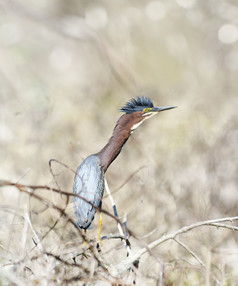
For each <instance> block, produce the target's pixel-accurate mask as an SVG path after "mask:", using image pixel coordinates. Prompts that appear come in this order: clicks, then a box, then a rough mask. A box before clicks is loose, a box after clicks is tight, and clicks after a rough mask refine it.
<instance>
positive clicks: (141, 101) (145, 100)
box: [120, 96, 154, 114]
mask: <svg viewBox="0 0 238 286" xmlns="http://www.w3.org/2000/svg"><path fill="white" fill-rule="evenodd" d="M153 107H154V104H153V102H152V100H151V99H150V98H149V97H145V96H142V97H139V96H137V97H136V99H135V98H132V99H131V100H129V101H128V102H127V103H126V104H125V105H124V106H123V107H122V108H121V109H120V111H122V112H125V113H127V114H129V113H133V112H136V111H144V110H145V109H147V108H148V109H149V110H150V109H152V108H153Z"/></svg>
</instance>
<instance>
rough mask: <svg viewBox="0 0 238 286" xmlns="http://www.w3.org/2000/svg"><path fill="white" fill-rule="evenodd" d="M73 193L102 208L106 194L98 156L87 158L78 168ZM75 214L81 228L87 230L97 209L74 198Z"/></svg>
mask: <svg viewBox="0 0 238 286" xmlns="http://www.w3.org/2000/svg"><path fill="white" fill-rule="evenodd" d="M73 192H74V193H75V194H78V195H80V196H81V197H83V198H85V199H86V200H88V201H89V202H91V203H92V204H93V205H94V206H96V207H100V206H101V201H102V196H103V192H104V173H103V170H102V168H101V166H100V164H99V158H98V157H97V156H96V155H91V156H89V157H87V158H86V159H85V160H84V161H83V163H82V164H81V165H80V166H79V167H78V169H77V172H76V174H75V178H74V188H73ZM73 204H74V212H75V215H76V218H77V224H78V226H79V227H80V228H84V229H87V228H88V227H89V226H90V224H91V222H92V220H93V219H94V215H95V212H96V209H95V208H94V207H93V206H92V205H91V204H89V203H88V202H86V201H85V200H83V199H81V198H78V197H73Z"/></svg>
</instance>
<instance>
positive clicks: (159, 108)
mask: <svg viewBox="0 0 238 286" xmlns="http://www.w3.org/2000/svg"><path fill="white" fill-rule="evenodd" d="M176 107H177V106H164V107H153V109H152V110H151V111H152V112H160V111H164V110H169V109H173V108H176Z"/></svg>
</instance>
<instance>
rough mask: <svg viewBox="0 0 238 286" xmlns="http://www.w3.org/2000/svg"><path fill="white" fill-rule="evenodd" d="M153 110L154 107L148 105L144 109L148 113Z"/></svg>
mask: <svg viewBox="0 0 238 286" xmlns="http://www.w3.org/2000/svg"><path fill="white" fill-rule="evenodd" d="M151 110H152V108H148V107H147V108H144V110H143V111H144V112H145V113H147V112H150V111H151Z"/></svg>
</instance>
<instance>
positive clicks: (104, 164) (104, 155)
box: [73, 96, 176, 239]
mask: <svg viewBox="0 0 238 286" xmlns="http://www.w3.org/2000/svg"><path fill="white" fill-rule="evenodd" d="M175 107H176V106H166V107H154V105H153V102H152V101H151V99H150V98H148V97H144V96H142V97H137V98H136V99H134V98H133V99H131V100H130V101H128V102H127V103H126V104H125V105H124V106H123V107H122V108H121V109H120V111H122V112H124V113H125V114H123V115H122V116H121V117H120V118H119V119H118V121H117V123H116V126H115V127H114V129H113V133H112V136H111V138H110V139H109V141H108V143H107V144H106V145H105V147H103V148H102V150H101V151H99V152H98V153H96V154H93V155H90V156H88V157H87V158H86V159H85V160H84V161H83V162H82V164H81V165H80V166H79V167H78V169H77V171H76V174H75V178H74V187H73V192H74V193H75V194H78V195H80V196H81V197H82V198H85V199H86V200H84V199H82V198H79V197H76V196H74V197H73V206H74V213H75V216H76V218H77V221H76V224H77V226H78V227H80V228H82V229H85V230H86V229H88V228H92V225H91V224H92V221H93V219H94V215H95V213H96V208H98V209H100V208H101V205H102V197H103V192H104V175H105V173H106V171H107V169H108V167H109V166H110V164H111V163H112V162H113V161H114V160H115V159H116V157H117V156H118V155H119V153H120V152H121V149H122V147H123V146H124V145H125V143H126V142H127V140H128V138H129V137H130V135H131V134H132V132H133V131H134V130H135V129H136V128H137V127H138V126H139V125H140V124H141V123H142V122H143V121H144V120H145V119H147V118H150V117H152V116H153V115H155V114H157V113H158V112H161V111H164V110H168V109H172V108H175ZM89 202H90V203H91V204H90V203H89ZM101 223H102V220H101V216H100V223H99V239H100V226H101Z"/></svg>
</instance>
